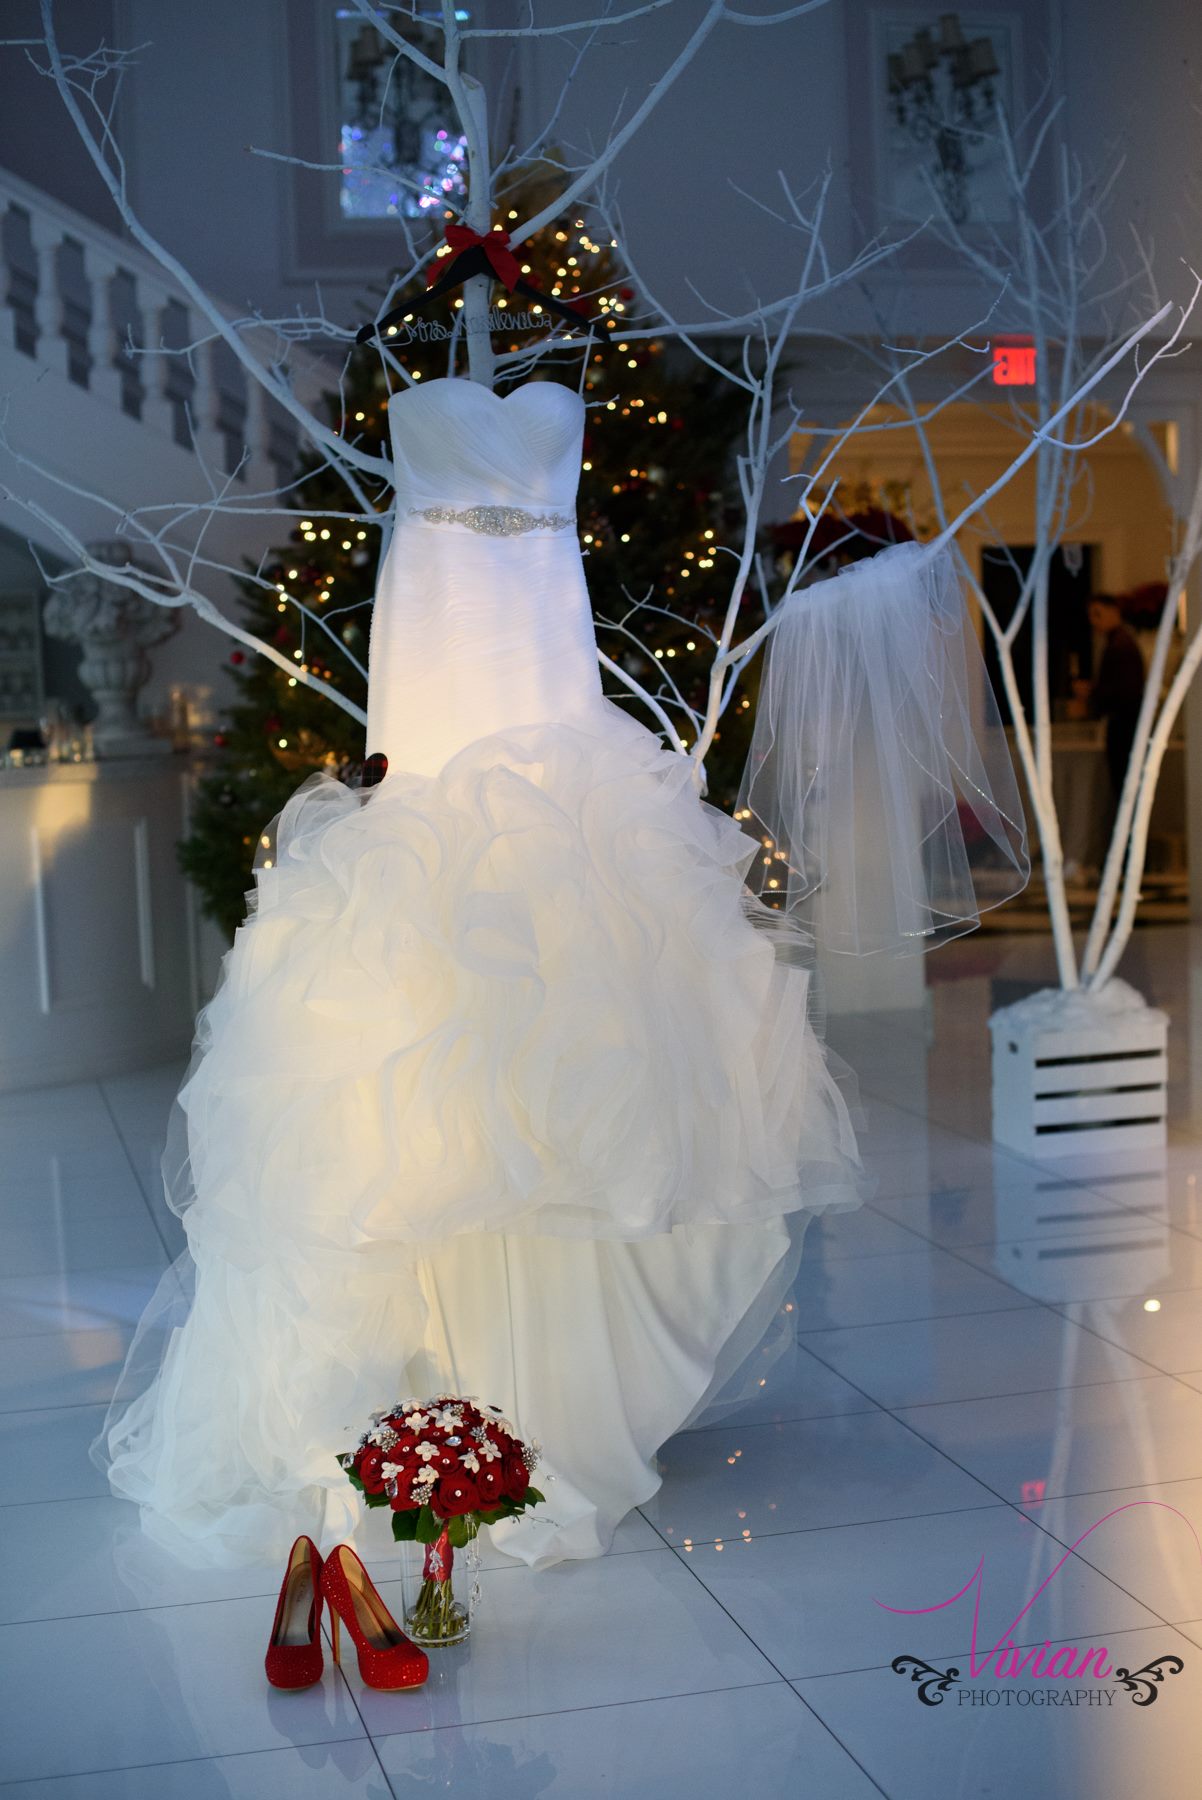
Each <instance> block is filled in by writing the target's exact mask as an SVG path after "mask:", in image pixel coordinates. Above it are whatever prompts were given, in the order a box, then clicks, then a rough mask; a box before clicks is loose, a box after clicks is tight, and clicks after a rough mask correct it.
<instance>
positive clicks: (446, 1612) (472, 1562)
mask: <svg viewBox="0 0 1202 1800" xmlns="http://www.w3.org/2000/svg"><path fill="white" fill-rule="evenodd" d="M406 1552H407V1555H406V1563H407V1564H408V1565H409V1566H408V1568H407V1570H406V1580H405V1600H406V1605H405V1630H406V1631H407V1632H408V1634H409V1636H410V1637H411V1638H412V1639H413V1641H414V1643H415V1644H421V1645H422V1646H423V1648H431V1647H434V1648H437V1647H440V1646H443V1645H447V1644H461V1643H462V1642H463V1640H464V1639H465V1638H466V1637H467V1635H468V1633H469V1632H470V1631H471V1628H472V1613H473V1610H474V1608H475V1602H476V1598H477V1594H478V1589H479V1584H478V1581H477V1574H478V1571H479V1566H480V1552H479V1549H478V1548H477V1545H476V1542H475V1536H474V1534H473V1536H472V1538H471V1539H470V1540H469V1542H468V1544H467V1546H466V1548H464V1549H462V1550H459V1551H456V1550H455V1549H453V1548H452V1545H451V1542H450V1539H449V1538H448V1536H447V1533H446V1531H443V1533H442V1535H441V1536H440V1537H438V1538H436V1539H435V1541H434V1542H433V1543H432V1544H410V1545H406ZM418 1569H420V1575H419V1574H418V1572H417V1571H418ZM456 1578H458V1581H459V1589H460V1591H459V1592H458V1593H456V1591H455V1583H456Z"/></svg>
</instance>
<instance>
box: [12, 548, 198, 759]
mask: <svg viewBox="0 0 1202 1800" xmlns="http://www.w3.org/2000/svg"><path fill="white" fill-rule="evenodd" d="M88 552H89V554H90V555H91V556H92V557H93V558H95V559H96V560H97V561H98V562H104V563H109V564H111V565H112V566H113V567H114V568H129V569H134V568H138V567H139V565H138V564H137V563H136V562H135V560H134V556H133V553H132V550H131V547H130V545H128V544H126V543H123V542H120V541H117V542H113V543H102V544H90V545H89V546H88ZM141 572H143V573H144V571H141ZM43 617H44V621H45V626H46V630H47V631H48V632H49V633H50V635H51V636H52V637H57V638H66V639H68V640H70V641H71V642H73V643H77V644H79V645H80V647H81V648H82V650H83V658H82V661H81V662H80V665H79V674H80V679H81V680H82V681H83V682H84V684H85V686H86V687H87V688H88V689H89V691H90V692H91V695H92V698H93V699H94V700H95V702H96V707H97V712H96V717H95V719H94V720H93V721H92V738H93V742H94V744H95V746H96V755H97V756H98V757H114V756H147V755H154V754H156V753H157V752H164V753H165V752H169V751H170V749H171V746H170V744H169V743H168V742H167V740H166V739H165V738H156V737H154V736H153V735H152V734H151V732H150V730H149V728H148V726H147V725H146V723H145V721H144V720H142V719H139V717H138V712H137V701H138V693H139V691H140V689H141V688H142V687H143V686H144V685H145V683H146V681H147V679H148V677H149V675H150V654H149V652H150V651H151V649H152V648H153V647H154V645H155V644H161V643H162V642H163V640H164V639H165V638H168V637H170V636H171V634H172V632H173V631H177V630H178V629H179V614H178V612H177V610H176V609H175V608H174V607H168V606H160V605H158V604H157V603H156V602H155V601H153V600H146V599H144V598H143V597H142V595H141V594H137V593H134V591H133V590H132V589H131V588H127V587H123V586H122V585H121V583H120V582H116V581H108V580H106V579H105V578H104V576H102V575H100V574H98V573H95V572H92V571H87V572H85V573H83V574H80V575H76V576H73V577H71V578H70V580H69V581H68V582H66V583H65V584H64V585H63V586H62V587H58V588H55V590H54V592H53V593H52V594H51V595H50V597H49V599H48V600H47V602H46V607H45V612H44V615H43Z"/></svg>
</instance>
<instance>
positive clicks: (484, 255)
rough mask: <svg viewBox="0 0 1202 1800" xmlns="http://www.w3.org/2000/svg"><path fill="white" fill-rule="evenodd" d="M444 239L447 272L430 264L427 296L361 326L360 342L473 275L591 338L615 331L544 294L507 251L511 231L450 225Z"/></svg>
mask: <svg viewBox="0 0 1202 1800" xmlns="http://www.w3.org/2000/svg"><path fill="white" fill-rule="evenodd" d="M446 240H447V243H448V244H449V245H450V246H451V249H452V251H453V252H454V254H453V255H452V257H451V259H450V267H449V268H448V269H447V271H446V273H445V274H444V275H442V276H441V277H440V276H439V274H438V264H437V263H433V264H431V266H430V270H429V274H428V281H429V283H430V285H429V288H428V291H427V293H426V294H425V296H424V297H423V298H422V299H420V300H403V301H402V302H401V304H400V305H399V306H394V307H393V309H392V311H391V312H386V313H385V314H384V316H383V318H380V319H376V320H374V321H373V323H372V324H370V325H364V326H362V327H361V328H360V330H359V331H357V332H356V333H355V342H356V343H357V344H369V343H370V342H371V340H372V339H373V338H374V337H378V336H379V335H380V333H381V332H385V331H387V330H388V327H389V326H390V325H397V324H399V323H400V321H401V320H402V319H404V318H405V317H406V315H408V314H410V313H415V312H421V310H422V309H423V308H424V307H427V306H429V305H430V304H431V302H432V301H435V300H441V299H443V298H444V297H445V296H446V295H447V294H450V293H453V292H454V290H455V289H456V288H459V287H462V286H463V284H464V282H465V281H470V280H471V278H472V276H473V275H487V276H489V277H490V278H491V279H493V280H496V281H499V282H501V284H502V286H504V287H505V288H507V289H508V291H509V292H510V293H511V294H521V295H522V297H523V298H524V299H529V300H534V301H537V303H538V304H539V306H542V307H544V308H545V309H546V310H547V311H548V312H551V313H555V314H556V315H557V316H558V317H559V318H561V319H566V320H567V321H568V323H569V324H571V325H580V326H584V327H587V328H588V331H589V334H590V336H591V335H592V333H593V330H594V328H595V327H597V326H601V327H602V328H603V330H604V331H605V332H607V333H608V332H610V331H613V330H614V329H615V326H616V324H617V321H616V320H615V319H609V318H606V317H605V316H604V315H599V316H597V317H596V318H590V317H589V316H588V314H587V313H586V312H585V310H584V308H583V306H582V305H581V304H580V303H577V304H575V305H573V304H572V302H571V301H567V300H560V299H559V298H558V297H557V296H555V295H553V294H544V293H543V291H542V289H541V288H540V287H539V286H538V284H537V282H535V281H532V280H530V279H529V278H528V277H527V276H525V275H523V274H522V272H521V269H520V268H519V266H518V261H517V258H516V257H515V256H514V254H513V252H512V250H511V249H510V248H509V233H508V232H507V231H503V230H502V229H501V228H500V227H499V226H498V227H496V228H495V229H494V230H492V231H490V232H485V233H481V232H476V231H473V230H472V229H471V228H470V226H467V225H448V226H447V228H446ZM594 341H595V342H596V341H598V340H596V339H594ZM599 341H600V342H601V343H602V344H604V343H607V342H608V341H609V340H608V338H607V337H605V336H603V337H602V338H601V339H600V340H599Z"/></svg>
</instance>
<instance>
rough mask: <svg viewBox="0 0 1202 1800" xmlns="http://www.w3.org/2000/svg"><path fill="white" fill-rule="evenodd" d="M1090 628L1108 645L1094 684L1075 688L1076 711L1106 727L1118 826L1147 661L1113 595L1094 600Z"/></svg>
mask: <svg viewBox="0 0 1202 1800" xmlns="http://www.w3.org/2000/svg"><path fill="white" fill-rule="evenodd" d="M1089 623H1090V625H1091V626H1092V627H1093V631H1094V636H1095V641H1096V640H1097V639H1098V638H1100V639H1101V640H1102V654H1101V656H1100V657H1099V658H1098V661H1097V667H1096V670H1095V672H1094V677H1093V680H1092V681H1075V682H1074V683H1073V694H1074V699H1075V704H1074V705H1073V707H1072V709H1071V710H1072V713H1073V715H1074V716H1075V717H1077V718H1086V717H1090V718H1094V719H1105V721H1106V768H1107V772H1108V774H1109V776H1110V791H1111V821H1112V822H1113V818H1114V813H1115V811H1116V810H1117V808H1118V802H1119V795H1120V794H1121V793H1122V789H1123V778H1124V776H1125V775H1126V773H1127V763H1128V760H1129V758H1130V755H1131V745H1132V743H1133V742H1134V739H1135V727H1136V723H1137V721H1138V719H1139V709H1140V705H1141V703H1142V701H1143V697H1144V681H1145V678H1146V677H1145V670H1144V659H1143V652H1142V651H1141V650H1140V647H1139V645H1138V643H1137V642H1136V640H1135V637H1134V635H1133V634H1132V633H1131V632H1130V631H1129V630H1128V629H1127V627H1126V625H1125V624H1124V623H1123V609H1122V606H1121V604H1120V603H1119V601H1118V600H1116V599H1115V597H1114V595H1113V594H1095V595H1094V596H1093V598H1092V600H1091V601H1090V603H1089ZM1107 835H1109V834H1107Z"/></svg>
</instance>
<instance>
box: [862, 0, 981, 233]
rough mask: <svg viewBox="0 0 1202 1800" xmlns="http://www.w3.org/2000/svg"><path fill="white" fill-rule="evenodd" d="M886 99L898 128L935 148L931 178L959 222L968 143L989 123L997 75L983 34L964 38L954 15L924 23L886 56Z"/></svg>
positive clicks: (965, 204) (964, 211)
mask: <svg viewBox="0 0 1202 1800" xmlns="http://www.w3.org/2000/svg"><path fill="white" fill-rule="evenodd" d="M888 71H889V101H890V105H891V107H892V110H893V116H894V118H895V119H896V121H897V123H898V125H899V126H900V127H901V129H902V130H903V131H904V132H906V134H907V135H908V136H909V137H910V138H911V139H912V140H913V141H914V143H916V144H918V145H920V146H921V147H922V148H923V149H929V150H930V151H932V152H933V165H934V166H933V168H932V170H931V175H932V179H933V180H934V183H935V187H936V189H937V191H938V193H939V196H940V198H941V200H942V201H943V204H944V206H945V207H946V208H947V214H948V217H949V218H950V219H951V221H952V223H953V224H955V225H963V224H964V223H965V222H966V220H967V218H968V213H969V197H968V187H969V179H970V176H971V173H972V169H971V164H970V162H969V154H968V152H969V143H970V140H971V139H972V137H973V135H974V134H977V133H979V132H980V131H981V130H982V128H983V127H984V126H986V125H987V124H988V122H989V119H990V117H991V115H992V113H993V109H994V106H995V103H996V95H997V86H996V83H997V78H998V76H999V74H1000V73H1001V69H1000V67H999V64H998V60H997V55H996V53H995V51H994V47H993V44H992V43H991V42H990V40H989V38H987V37H979V38H972V39H968V38H966V37H965V36H964V31H963V28H962V27H961V24H960V18H959V14H958V13H942V14H941V15H940V17H939V22H938V25H937V26H936V27H935V28H934V29H932V28H931V27H930V26H925V25H924V26H922V27H921V28H920V29H919V30H918V31H916V32H915V33H914V36H913V37H912V38H910V39H909V41H908V42H907V43H905V44H903V45H902V47H901V49H900V50H898V51H897V52H896V53H894V54H892V55H891V56H890V57H889V59H888Z"/></svg>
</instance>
